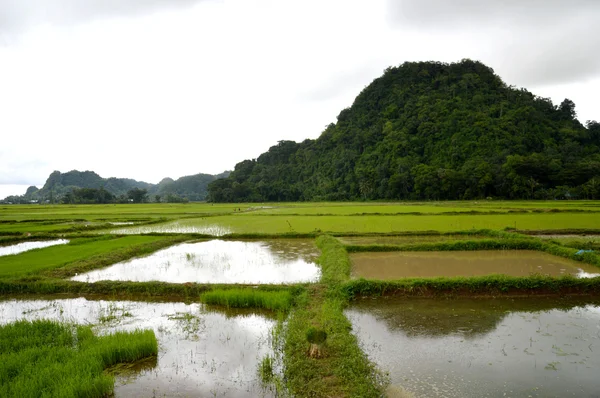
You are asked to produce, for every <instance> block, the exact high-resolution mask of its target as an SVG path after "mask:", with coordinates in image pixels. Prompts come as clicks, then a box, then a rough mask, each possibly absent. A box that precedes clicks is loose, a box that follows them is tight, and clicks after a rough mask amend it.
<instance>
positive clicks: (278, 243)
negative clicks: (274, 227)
mask: <svg viewBox="0 0 600 398" xmlns="http://www.w3.org/2000/svg"><path fill="white" fill-rule="evenodd" d="M261 243H262V244H264V246H265V247H268V248H269V250H270V251H271V254H272V255H273V256H275V257H277V258H279V259H281V260H285V261H296V260H298V259H302V260H304V261H306V262H308V263H314V262H315V261H316V260H317V257H319V249H317V246H316V245H315V243H314V240H312V239H271V240H267V241H261Z"/></svg>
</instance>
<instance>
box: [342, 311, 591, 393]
mask: <svg viewBox="0 0 600 398" xmlns="http://www.w3.org/2000/svg"><path fill="white" fill-rule="evenodd" d="M451 309H452V300H450V301H448V309H447V311H448V312H450V311H451ZM399 311H401V310H399ZM414 311H419V308H418V305H417V306H415V308H414ZM346 314H347V316H348V318H349V319H350V321H351V323H352V327H353V333H355V334H356V335H357V337H358V338H359V341H360V343H361V346H362V347H363V349H364V350H365V352H366V353H367V355H368V356H369V358H370V359H372V360H373V361H374V362H375V363H377V364H378V366H379V367H380V368H381V369H382V370H383V371H388V372H389V373H390V376H391V379H392V384H394V385H400V386H403V387H404V388H406V390H408V391H411V392H413V393H414V394H415V395H416V396H417V397H501V396H511V397H563V396H583V397H592V396H597V395H596V394H598V392H600V379H599V378H598V376H597V370H598V369H599V368H600V357H599V356H598V354H597V353H598V351H600V309H599V307H596V306H591V305H588V306H582V307H574V308H572V309H571V310H568V311H563V310H558V309H552V310H547V311H537V312H519V311H511V312H507V313H506V314H505V315H504V316H503V317H500V318H499V321H498V322H497V324H496V325H495V326H494V327H493V329H491V330H490V331H488V332H487V333H484V334H480V335H468V337H467V332H469V331H467V330H464V328H463V326H464V325H465V323H456V324H455V325H453V331H447V333H445V334H441V335H436V334H435V333H434V334H432V335H425V334H417V335H415V334H413V335H411V334H410V333H407V330H403V329H402V328H391V327H390V325H389V324H388V323H386V322H385V321H384V320H382V319H381V318H379V317H378V316H375V315H374V313H373V312H372V311H364V310H361V309H360V308H358V309H357V308H351V309H349V310H348V311H346ZM479 316H480V315H479V314H478V311H476V310H474V311H473V315H472V317H473V319H474V320H475V322H476V319H477V317H479ZM422 321H423V323H424V325H426V324H427V316H423V318H422ZM463 321H464V319H463ZM488 323H489V322H488ZM472 326H473V325H469V327H472ZM425 328H426V326H425Z"/></svg>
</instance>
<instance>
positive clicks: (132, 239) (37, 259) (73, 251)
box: [0, 236, 165, 278]
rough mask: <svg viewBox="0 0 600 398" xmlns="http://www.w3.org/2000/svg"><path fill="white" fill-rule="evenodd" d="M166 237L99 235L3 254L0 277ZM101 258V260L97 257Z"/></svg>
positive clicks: (100, 254) (61, 264)
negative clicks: (63, 243)
mask: <svg viewBox="0 0 600 398" xmlns="http://www.w3.org/2000/svg"><path fill="white" fill-rule="evenodd" d="M162 240H165V238H162V237H157V236H127V237H111V236H108V239H107V237H99V238H79V239H73V240H71V241H70V242H69V243H68V244H66V245H57V246H51V247H46V248H43V249H35V250H31V251H27V252H24V253H21V254H17V255H11V256H2V257H0V278H5V277H19V276H23V275H27V274H32V273H38V272H41V271H48V270H52V269H55V268H59V267H64V266H67V265H69V264H71V263H75V262H77V261H82V260H85V259H88V258H92V257H98V256H102V255H108V254H112V253H115V252H118V251H119V250H123V249H131V248H132V247H136V246H138V247H139V246H142V245H145V244H151V243H154V242H158V241H162ZM96 260H97V261H99V260H100V259H98V258H97V259H96Z"/></svg>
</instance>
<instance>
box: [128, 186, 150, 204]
mask: <svg viewBox="0 0 600 398" xmlns="http://www.w3.org/2000/svg"><path fill="white" fill-rule="evenodd" d="M147 194H148V191H147V190H145V189H139V188H133V189H130V190H129V191H127V197H128V198H129V199H131V201H133V203H143V202H145V201H146V196H147Z"/></svg>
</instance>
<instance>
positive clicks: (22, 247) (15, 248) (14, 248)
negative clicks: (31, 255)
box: [0, 239, 69, 256]
mask: <svg viewBox="0 0 600 398" xmlns="http://www.w3.org/2000/svg"><path fill="white" fill-rule="evenodd" d="M67 243H69V241H68V240H67V239H55V240H46V241H40V242H23V243H17V244H16V245H10V246H2V247H0V256H9V255H11V254H19V253H23V252H26V251H29V250H33V249H41V248H44V247H49V246H55V245H65V244H67Z"/></svg>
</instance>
